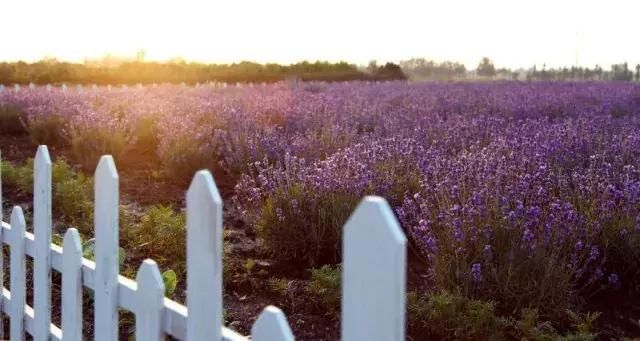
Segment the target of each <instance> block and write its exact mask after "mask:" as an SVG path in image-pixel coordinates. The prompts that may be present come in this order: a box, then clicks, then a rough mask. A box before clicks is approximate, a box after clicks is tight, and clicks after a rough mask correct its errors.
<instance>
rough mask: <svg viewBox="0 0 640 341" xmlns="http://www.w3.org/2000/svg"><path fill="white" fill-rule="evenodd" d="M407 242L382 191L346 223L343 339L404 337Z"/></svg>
mask: <svg viewBox="0 0 640 341" xmlns="http://www.w3.org/2000/svg"><path fill="white" fill-rule="evenodd" d="M406 245H407V238H406V237H405V235H404V233H403V232H402V229H401V228H400V224H398V221H397V220H396V218H395V217H394V214H393V211H392V210H391V208H390V207H389V204H388V203H387V202H386V200H384V199H383V198H380V197H373V196H369V197H365V198H364V199H363V200H362V202H361V203H360V204H359V205H358V207H357V208H356V210H355V212H354V213H353V214H352V215H351V217H350V218H349V220H348V221H347V223H346V224H345V226H344V239H343V269H342V340H374V341H375V340H394V341H400V340H404V331H405V281H406Z"/></svg>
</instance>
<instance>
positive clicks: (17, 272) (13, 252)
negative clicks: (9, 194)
mask: <svg viewBox="0 0 640 341" xmlns="http://www.w3.org/2000/svg"><path fill="white" fill-rule="evenodd" d="M10 224H11V238H10V240H11V245H10V247H9V252H10V260H9V264H10V265H9V269H11V273H10V278H9V285H10V288H11V302H10V307H9V317H10V318H9V319H10V322H9V325H10V326H9V332H10V336H11V340H17V341H20V340H24V305H25V303H26V281H25V274H26V267H25V252H24V251H25V239H24V235H25V231H26V223H25V220H24V214H23V213H22V208H20V206H15V207H14V208H13V211H11V221H10Z"/></svg>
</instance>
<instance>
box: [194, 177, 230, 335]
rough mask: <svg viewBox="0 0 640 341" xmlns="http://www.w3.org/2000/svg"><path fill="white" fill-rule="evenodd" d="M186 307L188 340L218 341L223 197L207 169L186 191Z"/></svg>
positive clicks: (220, 312) (220, 300)
mask: <svg viewBox="0 0 640 341" xmlns="http://www.w3.org/2000/svg"><path fill="white" fill-rule="evenodd" d="M187 307H188V310H189V315H188V318H187V340H191V341H197V340H220V338H221V334H222V198H221V197H220V194H219V193H218V189H217V187H216V185H215V183H214V181H213V177H212V176H211V173H210V172H209V171H206V170H201V171H199V172H197V173H196V175H195V176H194V178H193V181H192V182H191V185H190V186H189V190H188V191H187Z"/></svg>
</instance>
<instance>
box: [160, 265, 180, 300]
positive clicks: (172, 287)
mask: <svg viewBox="0 0 640 341" xmlns="http://www.w3.org/2000/svg"><path fill="white" fill-rule="evenodd" d="M162 281H163V282H164V295H165V296H167V297H170V296H171V295H173V293H174V292H175V291H176V287H177V286H178V276H177V275H176V273H175V271H173V270H171V269H169V270H167V271H165V272H163V273H162Z"/></svg>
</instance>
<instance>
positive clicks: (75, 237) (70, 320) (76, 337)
mask: <svg viewBox="0 0 640 341" xmlns="http://www.w3.org/2000/svg"><path fill="white" fill-rule="evenodd" d="M62 339H63V340H64V341H80V340H82V243H81V241H80V234H79V233H78V230H76V229H74V228H70V229H68V230H67V232H66V233H65V234H64V241H63V244H62Z"/></svg>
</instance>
